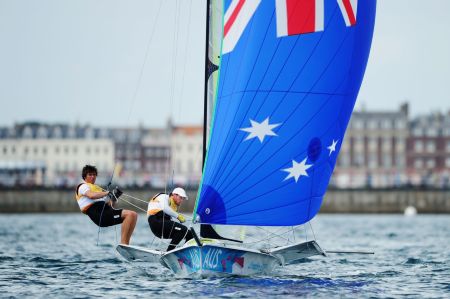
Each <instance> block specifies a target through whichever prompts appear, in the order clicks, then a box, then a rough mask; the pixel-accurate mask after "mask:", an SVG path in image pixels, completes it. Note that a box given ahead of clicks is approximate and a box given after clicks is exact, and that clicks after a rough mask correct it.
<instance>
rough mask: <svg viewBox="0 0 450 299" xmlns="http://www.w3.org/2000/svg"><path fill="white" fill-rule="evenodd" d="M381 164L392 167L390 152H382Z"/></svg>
mask: <svg viewBox="0 0 450 299" xmlns="http://www.w3.org/2000/svg"><path fill="white" fill-rule="evenodd" d="M382 159H383V162H382V163H383V166H384V168H392V161H391V154H389V153H385V154H383V158H382Z"/></svg>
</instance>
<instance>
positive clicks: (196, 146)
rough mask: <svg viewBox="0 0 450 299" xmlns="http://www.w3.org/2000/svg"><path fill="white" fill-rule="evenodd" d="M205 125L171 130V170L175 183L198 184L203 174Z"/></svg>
mask: <svg viewBox="0 0 450 299" xmlns="http://www.w3.org/2000/svg"><path fill="white" fill-rule="evenodd" d="M202 145H203V127H201V126H179V127H173V128H172V130H171V158H172V159H171V170H172V171H173V180H174V183H175V184H179V185H183V186H194V185H198V183H199V182H200V179H201V175H202V166H203V165H202V163H203V162H202V156H203V146H202Z"/></svg>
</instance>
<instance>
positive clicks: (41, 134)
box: [37, 126, 47, 139]
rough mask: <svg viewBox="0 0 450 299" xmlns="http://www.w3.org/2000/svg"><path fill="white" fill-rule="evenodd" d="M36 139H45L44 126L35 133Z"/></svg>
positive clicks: (45, 131) (45, 130) (45, 129)
mask: <svg viewBox="0 0 450 299" xmlns="http://www.w3.org/2000/svg"><path fill="white" fill-rule="evenodd" d="M37 138H40V139H45V138H47V128H46V127H44V126H40V127H39V129H38V131H37Z"/></svg>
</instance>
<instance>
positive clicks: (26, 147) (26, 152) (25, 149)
mask: <svg viewBox="0 0 450 299" xmlns="http://www.w3.org/2000/svg"><path fill="white" fill-rule="evenodd" d="M23 153H24V155H28V146H25V147H24V148H23Z"/></svg>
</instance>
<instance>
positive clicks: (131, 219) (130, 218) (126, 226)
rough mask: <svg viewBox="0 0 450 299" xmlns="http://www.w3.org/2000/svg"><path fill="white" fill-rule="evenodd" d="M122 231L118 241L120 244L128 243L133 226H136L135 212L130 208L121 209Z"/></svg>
mask: <svg viewBox="0 0 450 299" xmlns="http://www.w3.org/2000/svg"><path fill="white" fill-rule="evenodd" d="M122 219H123V222H122V232H121V238H120V243H121V244H126V245H128V244H130V239H131V235H132V234H133V231H134V227H135V226H136V221H137V213H136V212H134V211H130V210H123V211H122Z"/></svg>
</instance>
